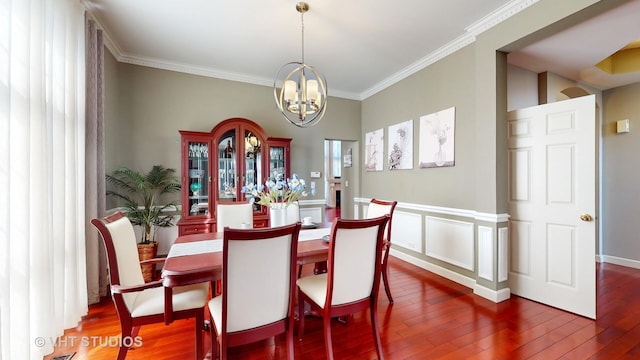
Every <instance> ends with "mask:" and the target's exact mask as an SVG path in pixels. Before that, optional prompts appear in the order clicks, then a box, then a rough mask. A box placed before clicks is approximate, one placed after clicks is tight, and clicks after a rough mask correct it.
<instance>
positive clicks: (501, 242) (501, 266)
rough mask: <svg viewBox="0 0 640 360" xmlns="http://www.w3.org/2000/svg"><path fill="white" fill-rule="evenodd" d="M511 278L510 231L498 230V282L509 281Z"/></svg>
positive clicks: (505, 229) (506, 229)
mask: <svg viewBox="0 0 640 360" xmlns="http://www.w3.org/2000/svg"><path fill="white" fill-rule="evenodd" d="M508 277H509V229H508V228H506V227H501V228H499V229H498V281H499V282H502V281H507V279H508Z"/></svg>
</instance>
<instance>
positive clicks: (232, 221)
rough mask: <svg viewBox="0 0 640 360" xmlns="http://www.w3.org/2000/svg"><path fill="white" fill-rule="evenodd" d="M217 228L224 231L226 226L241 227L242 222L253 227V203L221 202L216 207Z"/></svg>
mask: <svg viewBox="0 0 640 360" xmlns="http://www.w3.org/2000/svg"><path fill="white" fill-rule="evenodd" d="M216 222H217V224H216V228H217V229H218V231H222V229H224V228H225V227H230V228H236V229H239V228H241V227H242V223H249V224H251V227H253V205H251V204H250V203H248V202H244V203H221V204H218V206H217V207H216Z"/></svg>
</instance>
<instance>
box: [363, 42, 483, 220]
mask: <svg viewBox="0 0 640 360" xmlns="http://www.w3.org/2000/svg"><path fill="white" fill-rule="evenodd" d="M474 61H475V52H474V47H473V46H467V47H465V48H463V49H461V50H460V51H458V52H456V53H454V54H452V55H451V56H449V57H447V58H446V59H443V60H441V61H438V62H436V63H435V64H433V65H431V66H429V67H427V68H426V69H424V70H422V71H420V72H418V73H416V74H413V75H411V76H410V77H408V78H407V79H405V80H403V81H401V82H399V83H397V84H395V85H393V86H391V87H389V88H387V89H385V90H384V91H381V92H379V93H378V94H375V95H373V96H371V97H369V98H368V99H366V100H364V101H363V102H362V118H363V129H362V131H363V133H364V134H366V133H367V132H371V131H375V130H377V129H380V128H383V129H384V164H383V169H384V170H383V171H372V172H364V173H363V174H362V177H361V180H362V187H361V188H362V196H363V197H365V198H367V197H368V198H371V197H377V198H381V199H393V200H398V201H401V202H409V203H419V204H429V205H435V206H449V207H456V208H466V209H472V208H475V195H474V187H473V186H469V184H470V183H472V181H473V178H474V172H475V164H474V163H475V161H477V158H476V156H475V155H476V154H474V148H475V143H476V138H475V123H476V116H475V85H474V78H475V71H474V67H475V65H474ZM454 106H455V108H456V119H455V121H456V122H455V166H454V167H444V168H434V169H421V168H419V167H418V161H419V159H418V149H419V141H418V135H419V130H420V126H419V125H420V116H422V115H428V114H430V113H433V112H437V111H440V110H445V109H448V108H450V107H454ZM411 119H413V134H414V136H413V138H414V141H413V154H414V156H413V169H411V170H393V171H391V170H389V169H388V168H389V161H388V156H389V151H388V140H389V131H388V127H389V126H390V125H394V124H396V123H399V122H403V121H407V120H411ZM363 137H364V135H363ZM363 146H364V142H362V145H361V148H360V152H361V153H365V149H364V147H363ZM487 161H488V162H493V161H494V159H487ZM452 194H455V196H452Z"/></svg>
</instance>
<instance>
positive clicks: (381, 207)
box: [367, 199, 398, 304]
mask: <svg viewBox="0 0 640 360" xmlns="http://www.w3.org/2000/svg"><path fill="white" fill-rule="evenodd" d="M396 205H398V202H397V201H385V200H378V199H371V201H370V202H369V206H368V208H367V219H371V218H374V217H378V216H382V215H385V214H388V215H389V222H387V227H386V229H385V231H384V239H383V240H384V241H383V242H384V245H383V247H382V251H383V252H382V267H381V271H382V282H383V283H384V291H385V293H386V294H387V299H389V303H391V304H393V297H392V296H391V288H390V287H389V270H388V266H387V261H388V260H389V249H390V248H391V224H392V222H393V212H394V211H395V209H396Z"/></svg>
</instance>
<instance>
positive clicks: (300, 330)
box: [298, 291, 304, 340]
mask: <svg viewBox="0 0 640 360" xmlns="http://www.w3.org/2000/svg"><path fill="white" fill-rule="evenodd" d="M303 334H304V299H303V298H302V294H301V293H300V291H298V340H302V335H303Z"/></svg>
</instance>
